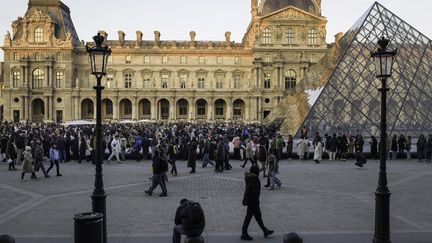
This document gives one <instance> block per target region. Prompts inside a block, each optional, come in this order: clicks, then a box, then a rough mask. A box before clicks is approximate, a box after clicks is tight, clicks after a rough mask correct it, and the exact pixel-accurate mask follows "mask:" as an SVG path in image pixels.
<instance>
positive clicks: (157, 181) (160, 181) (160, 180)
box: [149, 173, 167, 194]
mask: <svg viewBox="0 0 432 243" xmlns="http://www.w3.org/2000/svg"><path fill="white" fill-rule="evenodd" d="M158 185H159V186H160V187H161V189H162V193H163V194H167V189H166V185H165V180H164V173H159V174H156V175H153V178H152V185H151V186H150V188H149V191H150V192H153V191H154V189H155V188H156V187H157V186H158Z"/></svg>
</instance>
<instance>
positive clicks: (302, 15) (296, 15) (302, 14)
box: [262, 6, 324, 20]
mask: <svg viewBox="0 0 432 243" xmlns="http://www.w3.org/2000/svg"><path fill="white" fill-rule="evenodd" d="M262 19H266V20H267V19H268V20H313V19H319V20H324V18H322V17H318V16H315V15H313V14H310V13H308V12H306V11H303V10H301V9H298V8H295V7H292V6H290V7H287V8H284V9H281V10H279V11H277V12H274V13H271V14H269V15H267V16H264V17H262Z"/></svg>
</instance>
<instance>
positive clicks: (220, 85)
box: [216, 78, 223, 89]
mask: <svg viewBox="0 0 432 243" xmlns="http://www.w3.org/2000/svg"><path fill="white" fill-rule="evenodd" d="M222 88H223V81H222V79H221V78H218V79H217V80H216V89H222Z"/></svg>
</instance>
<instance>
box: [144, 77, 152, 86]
mask: <svg viewBox="0 0 432 243" xmlns="http://www.w3.org/2000/svg"><path fill="white" fill-rule="evenodd" d="M148 87H150V79H149V78H145V79H144V80H143V88H148Z"/></svg>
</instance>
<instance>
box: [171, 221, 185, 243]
mask: <svg viewBox="0 0 432 243" xmlns="http://www.w3.org/2000/svg"><path fill="white" fill-rule="evenodd" d="M184 234H185V232H184V230H183V228H182V226H181V224H180V225H176V226H174V229H173V243H180V242H181V235H184Z"/></svg>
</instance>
